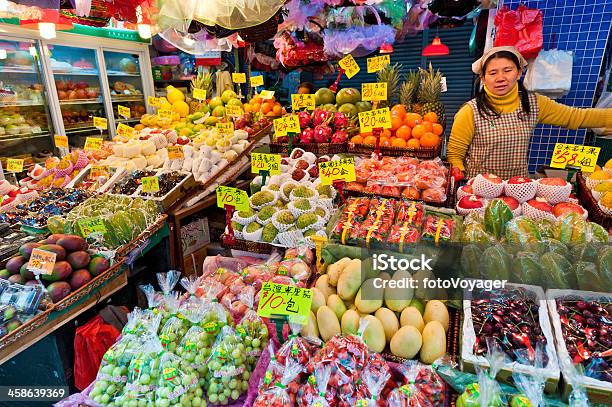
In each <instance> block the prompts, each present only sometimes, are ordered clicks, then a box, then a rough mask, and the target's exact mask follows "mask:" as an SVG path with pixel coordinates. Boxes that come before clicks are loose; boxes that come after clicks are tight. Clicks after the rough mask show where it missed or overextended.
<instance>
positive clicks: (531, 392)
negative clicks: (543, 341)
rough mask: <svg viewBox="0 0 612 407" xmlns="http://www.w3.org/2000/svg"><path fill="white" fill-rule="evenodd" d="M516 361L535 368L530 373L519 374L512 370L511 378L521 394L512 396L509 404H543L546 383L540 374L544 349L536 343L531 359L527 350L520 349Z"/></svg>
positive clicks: (542, 366) (534, 405)
mask: <svg viewBox="0 0 612 407" xmlns="http://www.w3.org/2000/svg"><path fill="white" fill-rule="evenodd" d="M517 361H518V362H519V363H521V364H524V365H531V364H533V366H534V367H535V369H534V370H533V371H532V372H531V374H529V375H527V374H521V373H518V372H517V371H514V372H512V378H513V380H514V384H515V385H516V387H517V389H518V390H520V392H521V395H519V396H514V397H512V399H511V400H510V405H511V406H513V407H514V406H517V407H518V406H533V407H538V406H544V405H546V404H545V403H544V385H545V383H546V376H545V375H543V374H542V370H541V369H543V368H544V349H543V347H542V346H541V345H540V344H538V346H537V347H536V349H535V358H534V360H533V361H531V360H530V358H529V354H528V352H526V351H525V350H524V349H521V350H520V351H518V353H517Z"/></svg>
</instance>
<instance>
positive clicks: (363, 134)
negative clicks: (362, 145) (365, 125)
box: [360, 131, 372, 138]
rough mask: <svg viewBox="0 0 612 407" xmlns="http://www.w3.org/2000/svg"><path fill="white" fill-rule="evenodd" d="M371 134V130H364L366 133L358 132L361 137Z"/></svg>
mask: <svg viewBox="0 0 612 407" xmlns="http://www.w3.org/2000/svg"><path fill="white" fill-rule="evenodd" d="M371 135H372V132H371V131H368V132H366V133H361V134H360V136H361V137H363V138H366V137H368V136H371Z"/></svg>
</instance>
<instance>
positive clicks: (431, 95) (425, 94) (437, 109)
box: [417, 63, 445, 123]
mask: <svg viewBox="0 0 612 407" xmlns="http://www.w3.org/2000/svg"><path fill="white" fill-rule="evenodd" d="M419 70H420V72H421V85H420V87H419V91H418V93H417V101H418V103H419V104H420V105H421V113H422V114H426V113H428V112H434V113H435V114H436V115H438V121H439V122H440V123H443V121H444V112H445V110H444V105H443V104H442V102H440V94H441V93H442V82H441V80H442V73H440V71H439V70H435V71H434V69H433V67H432V65H431V63H430V64H429V69H428V70H425V69H422V68H419Z"/></svg>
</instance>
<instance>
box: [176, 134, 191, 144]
mask: <svg viewBox="0 0 612 407" xmlns="http://www.w3.org/2000/svg"><path fill="white" fill-rule="evenodd" d="M190 142H191V139H190V138H189V137H187V136H178V137H177V139H176V144H179V145H181V146H184V145H186V144H189V143H190Z"/></svg>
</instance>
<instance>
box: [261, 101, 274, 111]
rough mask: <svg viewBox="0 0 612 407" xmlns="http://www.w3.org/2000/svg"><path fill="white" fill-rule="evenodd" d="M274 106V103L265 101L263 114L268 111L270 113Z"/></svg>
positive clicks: (262, 108)
mask: <svg viewBox="0 0 612 407" xmlns="http://www.w3.org/2000/svg"><path fill="white" fill-rule="evenodd" d="M272 107H273V105H272V103H269V102H265V103H264V104H263V105H262V106H261V112H262V113H263V114H268V113H270V112H271V111H272Z"/></svg>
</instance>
